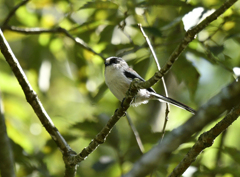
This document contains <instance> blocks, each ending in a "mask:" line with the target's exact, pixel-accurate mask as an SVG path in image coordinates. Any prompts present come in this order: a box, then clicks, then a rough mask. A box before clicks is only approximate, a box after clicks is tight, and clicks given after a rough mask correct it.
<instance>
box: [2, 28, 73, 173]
mask: <svg viewBox="0 0 240 177" xmlns="http://www.w3.org/2000/svg"><path fill="white" fill-rule="evenodd" d="M0 49H1V52H2V54H3V55H4V57H5V59H6V61H7V62H8V64H9V66H10V67H11V69H12V71H13V73H14V75H15V76H16V78H17V80H18V82H19V84H20V85H21V87H22V89H23V92H24V94H25V97H26V100H27V102H28V103H29V104H30V105H31V106H32V108H33V110H34V112H35V113H36V115H37V116H38V118H39V120H40V121H41V123H42V125H43V126H44V127H45V128H46V130H47V131H48V133H49V134H50V135H51V137H52V139H53V140H54V142H55V143H56V144H57V146H58V147H59V149H60V150H61V152H62V154H63V156H67V157H68V156H72V155H75V152H74V151H73V150H72V149H71V148H70V146H69V145H68V144H67V142H66V141H65V139H64V138H63V137H62V135H61V134H60V132H59V131H58V129H57V128H56V127H55V125H54V124H53V122H52V120H51V118H50V117H49V115H48V114H47V112H46V110H45V109H44V107H43V105H42V103H41V102H40V100H39V99H38V96H37V94H36V92H35V91H34V90H33V88H32V87H31V85H30V83H29V82H28V80H27V77H26V75H25V73H24V72H23V69H22V68H21V66H20V64H19V62H18V60H17V58H16V57H15V55H14V54H13V52H12V50H11V48H10V46H9V44H8V42H7V41H6V39H5V37H4V35H3V33H2V31H1V30H0ZM69 176H70V175H69Z"/></svg>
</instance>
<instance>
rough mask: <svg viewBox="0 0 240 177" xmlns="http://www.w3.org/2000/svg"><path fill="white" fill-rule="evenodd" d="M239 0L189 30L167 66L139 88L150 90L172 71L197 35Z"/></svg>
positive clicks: (231, 0) (227, 3)
mask: <svg viewBox="0 0 240 177" xmlns="http://www.w3.org/2000/svg"><path fill="white" fill-rule="evenodd" d="M235 2H237V0H228V1H226V2H225V3H224V4H223V5H222V6H221V7H220V8H218V9H217V10H216V11H215V12H214V13H212V14H211V15H209V16H208V17H207V18H205V19H204V20H203V21H202V22H201V23H199V24H198V25H197V26H195V27H194V28H192V29H190V30H188V31H187V32H186V34H185V37H184V39H183V40H182V42H181V44H180V45H179V46H178V47H177V48H176V49H175V51H174V52H173V53H172V54H171V56H170V57H169V59H168V62H167V63H166V64H165V66H164V67H163V68H162V69H161V70H160V71H157V72H156V73H155V74H154V76H153V77H151V78H150V79H149V80H147V81H146V82H142V83H140V85H139V88H149V87H152V86H153V85H154V84H156V83H157V82H158V81H159V80H160V79H162V77H163V76H164V75H165V74H166V73H167V72H168V71H169V70H170V69H171V67H172V65H173V63H174V62H175V61H176V60H177V59H178V57H179V55H180V54H181V53H182V52H183V51H184V50H185V49H186V47H187V45H188V44H189V43H190V42H191V41H192V40H193V39H194V37H195V35H196V34H198V33H199V32H200V31H202V30H203V29H204V28H205V27H206V26H208V25H209V24H210V23H211V22H213V21H214V20H216V19H217V18H218V17H219V16H220V15H222V14H223V13H224V12H225V11H226V10H227V9H228V8H230V7H231V6H232V5H233V4H234V3H235Z"/></svg>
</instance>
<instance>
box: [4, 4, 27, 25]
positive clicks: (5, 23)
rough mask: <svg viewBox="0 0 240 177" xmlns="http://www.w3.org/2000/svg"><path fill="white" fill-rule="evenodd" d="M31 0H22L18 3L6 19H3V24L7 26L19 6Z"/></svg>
mask: <svg viewBox="0 0 240 177" xmlns="http://www.w3.org/2000/svg"><path fill="white" fill-rule="evenodd" d="M28 1H29V0H23V1H22V2H20V3H19V4H18V5H16V6H15V7H14V8H13V9H12V10H11V11H10V13H9V14H8V16H7V17H6V19H5V20H4V21H3V24H2V26H6V25H7V24H8V22H9V20H10V19H11V17H12V16H13V15H14V14H15V13H16V11H17V10H18V9H19V7H21V6H23V5H25V4H26V3H27V2H28Z"/></svg>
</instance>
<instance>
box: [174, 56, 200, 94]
mask: <svg viewBox="0 0 240 177" xmlns="http://www.w3.org/2000/svg"><path fill="white" fill-rule="evenodd" d="M172 71H173V73H174V75H175V76H176V78H177V80H178V82H182V81H183V82H184V83H185V84H186V86H187V88H188V90H189V92H190V96H191V97H193V96H194V94H195V92H196V90H197V86H198V80H199V77H200V74H199V73H198V71H197V69H196V68H195V67H194V66H193V64H192V63H191V62H190V61H188V60H187V59H186V58H185V57H183V56H182V55H181V56H180V58H179V59H178V60H177V61H176V62H175V64H174V65H173V67H172Z"/></svg>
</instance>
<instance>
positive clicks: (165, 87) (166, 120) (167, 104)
mask: <svg viewBox="0 0 240 177" xmlns="http://www.w3.org/2000/svg"><path fill="white" fill-rule="evenodd" d="M138 26H139V28H140V30H141V32H142V34H143V36H144V37H145V39H146V41H147V43H148V46H149V48H150V50H151V52H152V55H153V58H154V60H155V63H156V64H157V68H158V71H160V70H161V67H160V65H159V62H158V59H157V56H156V54H155V51H154V49H153V47H152V44H151V42H150V40H149V38H148V36H147V35H146V33H145V32H144V30H143V28H142V24H138ZM162 83H163V88H164V91H165V95H166V97H168V91H167V86H166V83H165V79H164V77H163V78H162ZM169 111H170V106H169V103H166V111H165V119H164V124H163V129H162V132H163V134H162V138H161V140H162V139H163V137H164V134H165V129H166V126H167V122H168V113H169Z"/></svg>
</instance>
